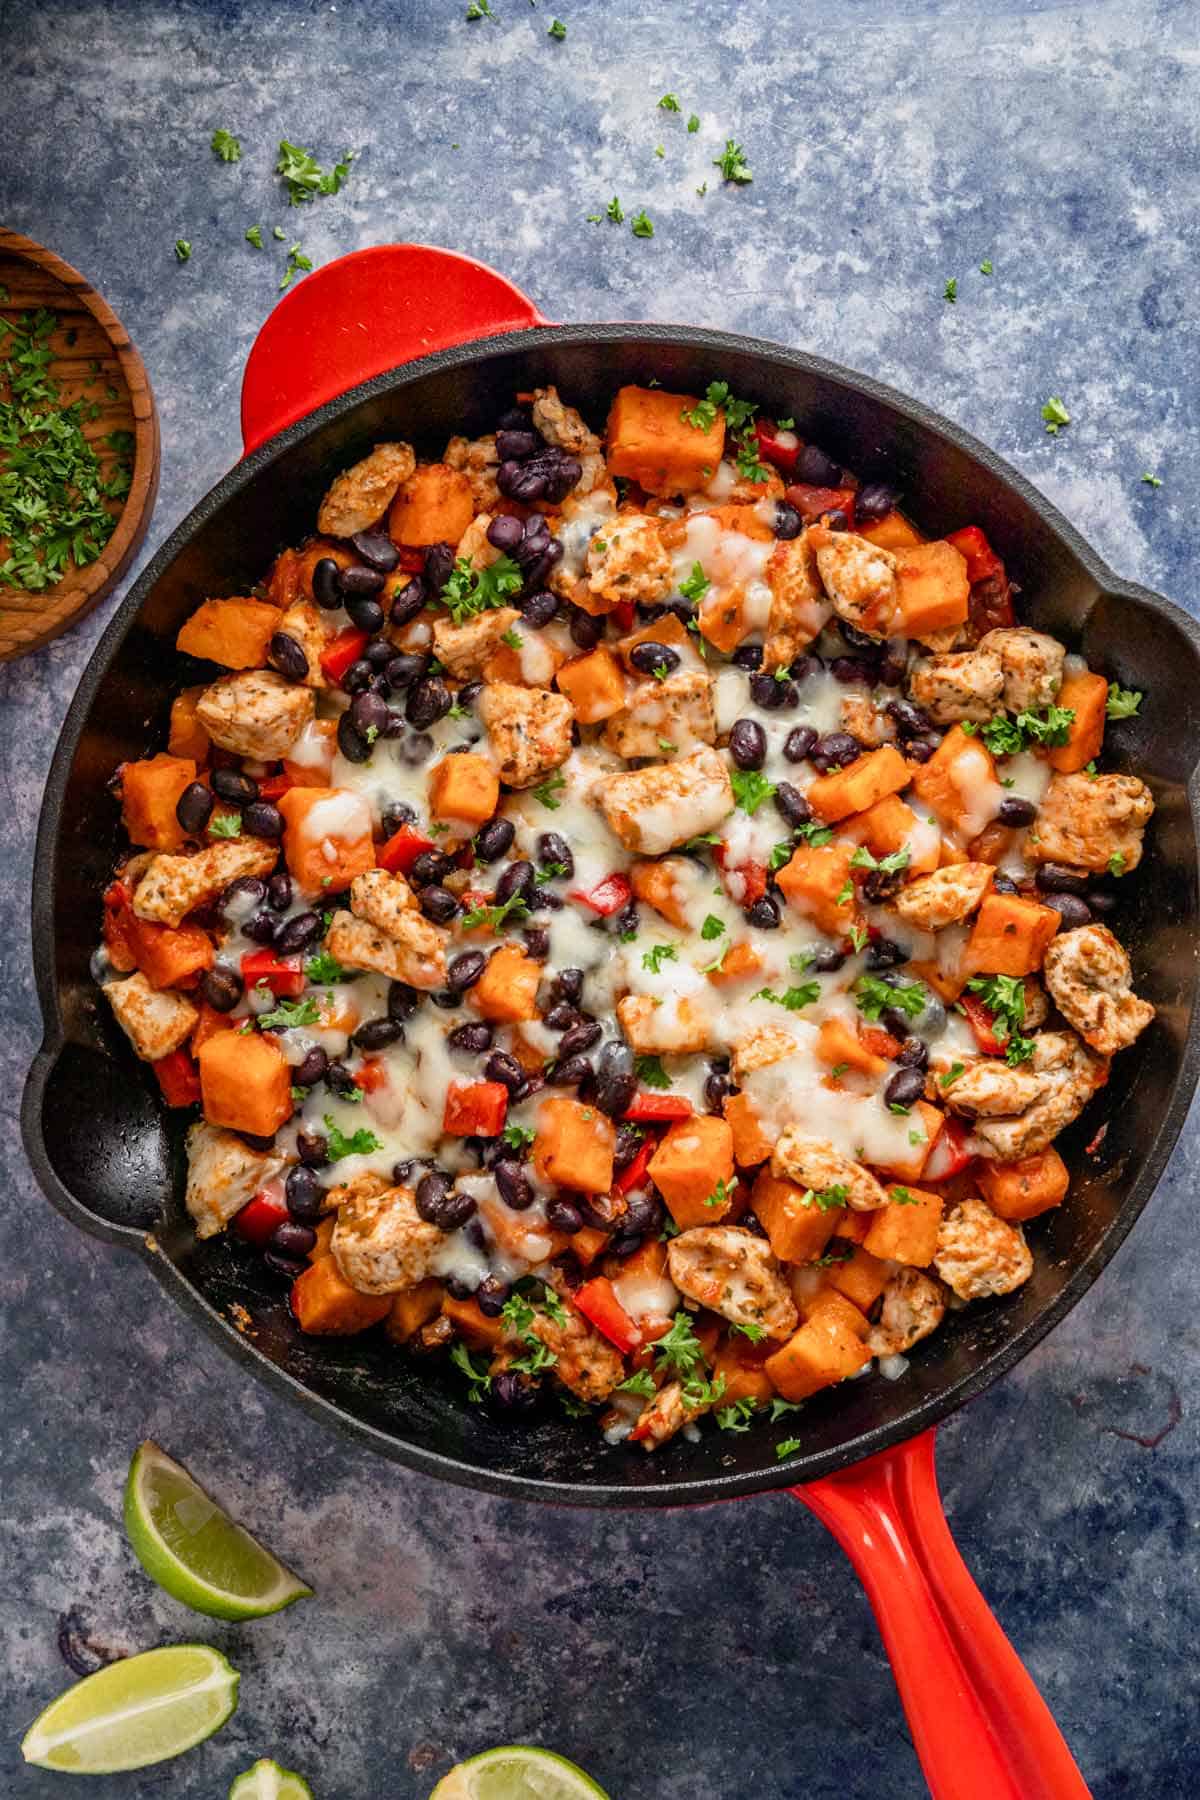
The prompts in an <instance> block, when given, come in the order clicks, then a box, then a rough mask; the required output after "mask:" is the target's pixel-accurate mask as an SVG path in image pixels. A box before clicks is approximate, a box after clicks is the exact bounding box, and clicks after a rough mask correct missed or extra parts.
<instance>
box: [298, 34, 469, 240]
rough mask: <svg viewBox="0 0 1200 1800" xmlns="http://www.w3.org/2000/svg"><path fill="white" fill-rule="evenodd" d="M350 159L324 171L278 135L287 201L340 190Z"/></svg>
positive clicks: (306, 152) (300, 202)
mask: <svg viewBox="0 0 1200 1800" xmlns="http://www.w3.org/2000/svg"><path fill="white" fill-rule="evenodd" d="M482 3H483V6H484V9H485V10H486V8H487V0H482ZM353 161H354V152H353V151H352V150H347V151H346V154H345V156H344V157H343V158H342V161H341V162H340V163H335V164H334V165H333V168H332V169H329V170H326V169H323V168H322V167H321V165H320V163H319V162H318V161H317V160H316V158H315V157H314V156H313V153H312V151H311V150H305V149H303V148H302V147H301V146H300V145H299V144H289V143H288V141H287V139H286V138H281V139H280V140H279V159H278V161H277V162H276V164H275V173H276V174H277V175H282V176H283V180H284V184H285V186H286V187H287V191H288V201H289V204H290V205H292V206H302V205H303V204H304V202H305V201H307V200H313V199H315V198H316V196H317V195H318V194H336V193H339V192H340V191H341V187H342V183H343V182H344V181H345V179H346V177H347V175H349V173H350V164H351V163H352V162H353Z"/></svg>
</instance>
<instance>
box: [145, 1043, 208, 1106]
mask: <svg viewBox="0 0 1200 1800" xmlns="http://www.w3.org/2000/svg"><path fill="white" fill-rule="evenodd" d="M150 1067H151V1068H152V1069H153V1070H154V1073H155V1075H156V1076H157V1077H158V1085H159V1087H160V1088H161V1089H162V1096H163V1099H164V1100H165V1101H166V1103H167V1105H168V1106H195V1105H196V1104H197V1102H198V1101H199V1099H200V1071H199V1069H198V1068H197V1067H196V1065H195V1063H194V1062H193V1061H192V1059H191V1057H190V1056H189V1055H188V1053H187V1051H186V1050H172V1052H171V1054H170V1055H169V1056H160V1057H159V1059H158V1061H157V1062H155V1063H151V1065H150Z"/></svg>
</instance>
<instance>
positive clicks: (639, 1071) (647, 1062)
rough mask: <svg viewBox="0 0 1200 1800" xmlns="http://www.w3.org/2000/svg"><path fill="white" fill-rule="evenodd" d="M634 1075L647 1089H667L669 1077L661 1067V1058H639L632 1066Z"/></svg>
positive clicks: (669, 1082)
mask: <svg viewBox="0 0 1200 1800" xmlns="http://www.w3.org/2000/svg"><path fill="white" fill-rule="evenodd" d="M633 1071H634V1074H635V1075H636V1076H637V1078H638V1080H639V1081H640V1082H642V1083H643V1084H644V1085H645V1086H646V1087H648V1088H669V1087H670V1086H671V1077H670V1076H669V1075H668V1074H667V1071H666V1070H665V1069H664V1068H663V1066H662V1057H661V1056H639V1057H636V1058H635V1060H634V1064H633Z"/></svg>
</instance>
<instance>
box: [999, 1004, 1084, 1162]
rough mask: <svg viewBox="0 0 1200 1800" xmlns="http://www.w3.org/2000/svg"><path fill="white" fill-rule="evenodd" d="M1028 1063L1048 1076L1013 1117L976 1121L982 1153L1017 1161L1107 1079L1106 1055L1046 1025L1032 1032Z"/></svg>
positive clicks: (1042, 1144) (1044, 1143) (1053, 1133)
mask: <svg viewBox="0 0 1200 1800" xmlns="http://www.w3.org/2000/svg"><path fill="white" fill-rule="evenodd" d="M1029 1068H1030V1070H1031V1072H1032V1073H1033V1074H1034V1075H1042V1076H1045V1077H1046V1078H1047V1079H1046V1082H1045V1085H1044V1087H1043V1090H1042V1093H1041V1095H1040V1096H1039V1097H1038V1099H1036V1100H1035V1101H1034V1102H1033V1104H1032V1106H1030V1107H1028V1108H1027V1109H1026V1110H1025V1111H1024V1112H1023V1113H1020V1114H1019V1115H1018V1116H1016V1117H1014V1118H989V1119H978V1120H977V1121H976V1124H975V1137H976V1138H977V1139H978V1140H979V1142H980V1145H981V1147H982V1150H983V1154H984V1155H985V1156H994V1157H996V1158H997V1160H998V1161H1000V1162H1019V1161H1020V1159H1021V1158H1022V1157H1023V1156H1033V1155H1034V1154H1035V1153H1036V1152H1037V1151H1039V1150H1045V1149H1048V1148H1049V1146H1050V1145H1051V1144H1052V1143H1053V1142H1054V1140H1055V1138H1056V1137H1057V1136H1058V1134H1059V1132H1060V1131H1065V1130H1066V1128H1067V1126H1068V1125H1070V1124H1071V1123H1072V1121H1073V1120H1075V1119H1077V1118H1078V1117H1079V1115H1080V1113H1081V1112H1082V1111H1083V1109H1084V1107H1085V1106H1086V1105H1087V1103H1088V1101H1089V1100H1090V1099H1091V1097H1092V1095H1093V1094H1094V1093H1095V1092H1096V1090H1097V1089H1098V1088H1101V1087H1103V1086H1104V1084H1105V1082H1106V1081H1107V1080H1108V1062H1107V1059H1106V1058H1103V1057H1099V1056H1096V1055H1095V1054H1094V1053H1093V1052H1092V1051H1091V1050H1089V1049H1088V1047H1087V1045H1086V1044H1083V1043H1081V1042H1080V1040H1079V1039H1078V1038H1077V1037H1076V1036H1075V1034H1074V1032H1073V1031H1044V1032H1042V1033H1041V1035H1040V1036H1038V1037H1036V1038H1035V1039H1034V1049H1033V1055H1032V1057H1031V1058H1030V1062H1029Z"/></svg>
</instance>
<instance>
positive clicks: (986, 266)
mask: <svg viewBox="0 0 1200 1800" xmlns="http://www.w3.org/2000/svg"><path fill="white" fill-rule="evenodd" d="M991 272H992V259H991V257H990V256H985V257H984V259H983V261H982V262H981V263H980V265H979V273H980V274H981V275H990V274H991Z"/></svg>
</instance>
